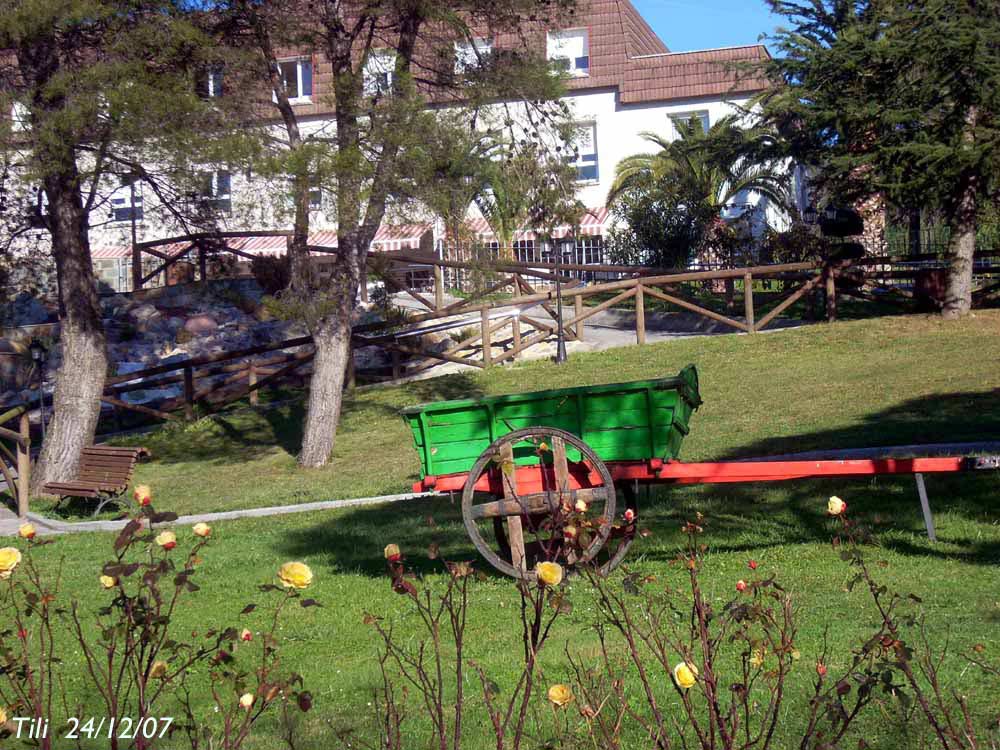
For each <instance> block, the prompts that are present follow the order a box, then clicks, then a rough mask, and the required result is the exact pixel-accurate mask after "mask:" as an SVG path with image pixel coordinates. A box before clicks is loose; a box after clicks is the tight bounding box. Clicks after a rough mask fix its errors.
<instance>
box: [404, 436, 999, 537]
mask: <svg viewBox="0 0 1000 750" xmlns="http://www.w3.org/2000/svg"><path fill="white" fill-rule="evenodd" d="M607 466H608V470H609V471H610V472H611V476H612V478H613V479H614V481H615V482H616V483H617V482H640V483H647V484H733V483H750V482H781V481H787V480H790V479H818V478H822V477H863V476H880V475H891V474H914V475H916V479H917V490H918V494H919V495H920V503H921V507H922V509H923V511H924V520H925V522H926V524H927V533H928V536H930V538H931V539H932V540H933V539H934V536H935V535H934V524H933V520H932V519H931V514H930V506H929V503H928V500H927V491H926V488H925V487H924V482H923V475H924V474H955V473H958V472H963V471H976V470H989V469H1000V456H978V457H966V456H937V457H928V458H866V459H840V460H830V459H827V460H794V461H787V460H764V459H754V460H746V461H710V462H702V463H685V462H683V461H660V460H658V459H653V460H651V461H618V462H609V463H608V464H607ZM547 473H548V472H547V471H539V467H538V466H518V467H517V469H516V477H517V482H516V484H517V487H518V489H519V491H521V492H543V491H544V490H545V489H546V487H551V486H552V484H551V478H550V477H548V476H547ZM468 476H469V475H468V474H467V473H465V472H462V473H459V474H446V475H442V476H427V477H424V479H423V480H421V481H420V482H417V483H415V484H414V485H413V490H414V491H415V492H427V491H434V492H459V491H461V490H462V489H463V488H464V486H465V483H466V481H467V480H468ZM498 476H499V475H498V473H497V472H490V473H488V474H483V475H482V476H481V477H480V479H479V481H478V482H477V483H476V490H477V491H482V492H491V493H493V494H494V495H498V496H499V495H502V494H503V489H502V487H500V486H499V479H498ZM599 481H600V478H599V477H598V475H597V473H596V472H595V471H593V470H592V469H591V468H590V467H589V466H588V465H587V464H585V463H583V462H580V463H571V464H570V465H569V489H570V490H580V489H585V488H588V487H592V486H595V485H596V484H597V483H599Z"/></svg>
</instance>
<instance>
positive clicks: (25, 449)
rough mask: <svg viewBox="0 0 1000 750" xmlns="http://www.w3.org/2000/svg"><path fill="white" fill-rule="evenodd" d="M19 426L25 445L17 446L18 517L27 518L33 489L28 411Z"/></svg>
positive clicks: (23, 415) (19, 444)
mask: <svg viewBox="0 0 1000 750" xmlns="http://www.w3.org/2000/svg"><path fill="white" fill-rule="evenodd" d="M18 425H19V427H20V432H21V437H22V438H23V439H24V445H21V443H18V444H17V517H18V518H27V516H28V498H29V497H30V487H31V422H30V421H29V420H28V412H27V411H26V412H24V414H22V415H21V419H20V422H19V423H18Z"/></svg>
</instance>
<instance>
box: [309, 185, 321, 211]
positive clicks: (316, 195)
mask: <svg viewBox="0 0 1000 750" xmlns="http://www.w3.org/2000/svg"><path fill="white" fill-rule="evenodd" d="M309 208H310V209H312V210H313V211H318V210H319V209H321V208H323V186H322V185H320V184H319V180H318V179H317V178H315V177H310V178H309Z"/></svg>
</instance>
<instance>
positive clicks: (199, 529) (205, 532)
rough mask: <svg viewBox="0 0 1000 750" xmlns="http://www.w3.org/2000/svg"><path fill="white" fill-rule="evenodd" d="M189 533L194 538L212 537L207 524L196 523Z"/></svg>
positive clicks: (210, 529) (210, 528)
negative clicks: (192, 534) (191, 533)
mask: <svg viewBox="0 0 1000 750" xmlns="http://www.w3.org/2000/svg"><path fill="white" fill-rule="evenodd" d="M191 531H193V532H194V535H195V536H200V537H206V536H211V535H212V527H211V526H209V525H208V524H207V523H196V524H195V525H194V526H192V527H191Z"/></svg>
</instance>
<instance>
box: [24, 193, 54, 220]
mask: <svg viewBox="0 0 1000 750" xmlns="http://www.w3.org/2000/svg"><path fill="white" fill-rule="evenodd" d="M34 192H35V199H34V200H33V201H32V205H31V215H30V216H29V217H28V223H29V224H30V225H31V227H32V229H44V228H46V227H48V225H49V196H48V195H47V194H46V192H45V188H42V187H38V188H35V191H34Z"/></svg>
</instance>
